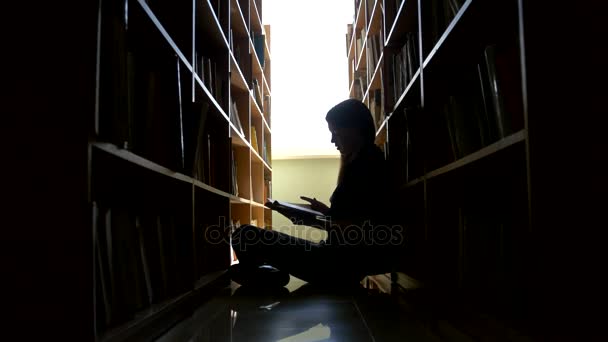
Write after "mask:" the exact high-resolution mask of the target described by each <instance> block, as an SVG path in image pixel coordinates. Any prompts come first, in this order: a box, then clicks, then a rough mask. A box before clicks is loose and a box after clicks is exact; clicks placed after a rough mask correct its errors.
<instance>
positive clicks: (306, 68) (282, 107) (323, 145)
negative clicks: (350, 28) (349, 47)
mask: <svg viewBox="0 0 608 342" xmlns="http://www.w3.org/2000/svg"><path fill="white" fill-rule="evenodd" d="M262 11H263V21H264V22H265V23H266V24H270V25H271V29H270V32H271V34H270V37H271V38H270V40H271V47H270V49H271V56H272V72H271V84H272V154H273V157H275V158H277V157H293V156H314V155H333V156H337V154H338V153H337V151H336V149H335V148H334V146H333V144H332V143H331V142H330V140H331V135H330V133H329V131H328V130H327V123H326V122H325V115H326V114H327V111H328V110H329V109H331V107H333V106H334V105H336V104H337V103H339V102H340V101H343V100H346V99H347V98H348V88H349V84H348V70H349V69H348V67H349V66H348V60H347V58H346V31H347V29H346V27H347V24H348V23H352V22H353V13H354V2H353V1H352V0H306V1H301V0H264V2H263V6H262Z"/></svg>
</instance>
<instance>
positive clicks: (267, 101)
mask: <svg viewBox="0 0 608 342" xmlns="http://www.w3.org/2000/svg"><path fill="white" fill-rule="evenodd" d="M263 110H264V116H265V117H266V123H267V124H268V126H270V117H271V114H270V95H268V94H266V95H264V107H263Z"/></svg>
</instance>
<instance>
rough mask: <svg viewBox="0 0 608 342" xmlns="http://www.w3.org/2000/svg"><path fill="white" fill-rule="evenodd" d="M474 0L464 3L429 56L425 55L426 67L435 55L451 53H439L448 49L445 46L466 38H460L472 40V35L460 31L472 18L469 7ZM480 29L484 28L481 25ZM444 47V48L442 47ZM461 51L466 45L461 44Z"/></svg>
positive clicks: (424, 64)
mask: <svg viewBox="0 0 608 342" xmlns="http://www.w3.org/2000/svg"><path fill="white" fill-rule="evenodd" d="M472 2H473V1H472V0H467V1H466V2H465V3H464V5H462V7H461V8H460V10H459V11H458V13H457V14H456V16H455V17H454V19H452V22H451V23H450V25H449V26H448V27H447V28H446V29H445V32H444V33H443V34H442V35H441V37H440V38H439V40H438V41H437V43H436V44H435V46H434V47H433V49H432V50H431V51H430V52H429V54H428V55H427V56H425V59H424V63H423V67H424V68H426V67H427V66H428V65H429V63H431V61H433V59H434V58H435V55H439V56H441V55H442V54H443V55H446V56H447V55H450V56H451V54H449V53H442V54H439V53H438V51H440V50H442V51H443V50H446V48H445V47H443V46H448V45H449V44H451V45H452V46H454V47H456V45H459V44H457V43H458V42H456V40H463V43H464V40H465V39H459V38H466V41H467V42H468V41H470V40H471V36H470V35H467V36H466V37H464V36H462V37H459V33H460V32H461V31H463V28H464V26H465V25H466V24H467V20H470V18H469V17H470V13H472V11H469V8H470V7H471V3H472ZM479 29H483V28H482V27H480V28H479ZM442 47H443V48H442ZM459 50H460V51H466V49H464V47H462V46H460V47H459ZM439 59H440V57H437V58H435V60H439Z"/></svg>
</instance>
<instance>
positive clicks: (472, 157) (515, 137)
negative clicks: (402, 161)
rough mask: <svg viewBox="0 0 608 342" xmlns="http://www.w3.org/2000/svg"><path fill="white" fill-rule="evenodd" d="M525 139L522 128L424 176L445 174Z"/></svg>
mask: <svg viewBox="0 0 608 342" xmlns="http://www.w3.org/2000/svg"><path fill="white" fill-rule="evenodd" d="M525 139H526V132H525V130H521V131H519V132H516V133H513V134H511V135H509V136H507V137H505V138H503V139H501V140H499V141H497V142H495V143H493V144H491V145H488V146H486V147H484V148H482V149H480V150H479V151H477V152H474V153H471V154H469V155H468V156H466V157H464V158H461V159H458V160H456V161H455V162H453V163H450V164H448V165H446V166H443V167H440V168H438V169H436V170H433V171H431V172H429V173H427V174H426V175H425V176H424V177H425V178H426V179H431V178H433V177H437V176H439V175H443V174H445V173H448V172H450V171H453V170H456V169H458V168H461V167H463V166H465V165H468V164H471V163H473V162H475V161H478V160H481V159H484V158H487V157H488V156H491V155H494V154H496V153H498V152H500V151H502V150H505V149H506V148H508V147H510V146H513V145H515V144H518V143H521V142H523V141H524V140H525Z"/></svg>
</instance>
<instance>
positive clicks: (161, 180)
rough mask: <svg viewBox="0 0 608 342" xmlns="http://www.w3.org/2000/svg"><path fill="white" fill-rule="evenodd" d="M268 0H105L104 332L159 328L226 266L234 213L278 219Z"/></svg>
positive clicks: (98, 238)
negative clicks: (271, 205) (271, 204)
mask: <svg viewBox="0 0 608 342" xmlns="http://www.w3.org/2000/svg"><path fill="white" fill-rule="evenodd" d="M261 6H262V1H260V0H255V1H254V0H251V1H248V0H193V1H189V2H180V3H179V4H172V3H169V2H166V1H144V0H129V1H128V6H125V4H124V3H123V2H120V1H108V2H104V3H103V4H102V5H101V6H100V24H99V32H98V35H99V74H98V75H99V80H98V89H99V93H98V103H99V110H98V111H96V113H95V118H94V120H93V121H94V125H93V126H94V129H93V133H92V134H91V139H90V143H89V150H90V152H89V159H90V165H91V166H90V177H89V184H90V194H89V197H90V203H91V207H92V210H91V212H92V214H91V222H92V228H93V238H94V258H93V262H94V265H95V272H94V273H95V289H96V291H95V300H94V307H95V336H96V338H97V339H99V340H102V341H105V340H108V341H109V340H124V339H130V338H136V337H138V338H146V339H149V338H153V337H154V336H155V334H158V333H161V332H162V330H163V329H165V328H167V327H169V326H170V325H172V324H174V323H175V322H176V320H178V319H180V318H181V317H183V315H185V314H187V313H188V310H189V309H190V308H192V307H193V305H195V303H196V301H200V300H203V299H204V298H205V296H208V295H209V294H211V293H212V290H213V289H214V288H215V287H216V286H218V285H217V284H219V283H221V282H222V281H223V279H225V270H226V269H227V268H228V266H229V265H230V264H231V262H232V261H233V260H232V251H231V249H230V245H229V243H228V239H227V236H228V234H229V231H230V227H231V226H232V225H234V224H236V223H238V224H256V225H258V226H261V227H266V228H268V229H271V227H272V219H271V218H272V216H271V213H270V211H269V210H268V209H267V208H266V207H265V206H264V203H265V198H266V197H270V196H271V194H270V185H271V183H272V167H271V155H272V154H271V150H270V143H271V135H272V133H271V128H270V127H271V126H270V118H271V114H270V102H271V93H270V89H271V88H270V84H271V83H270V76H271V70H270V60H271V57H270V41H269V37H270V26H268V25H262V18H261ZM267 37H268V38H267Z"/></svg>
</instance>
